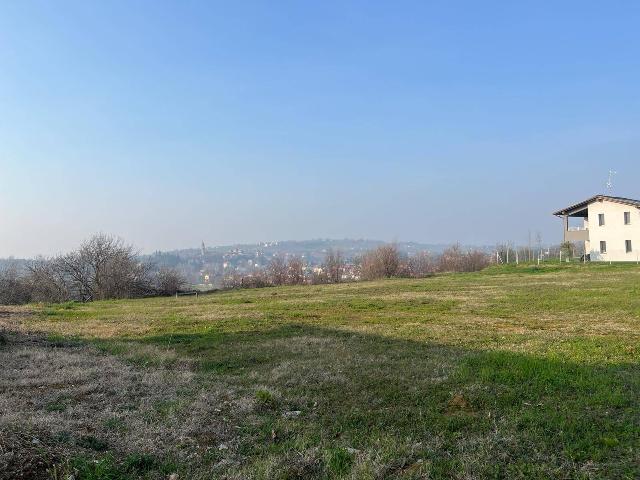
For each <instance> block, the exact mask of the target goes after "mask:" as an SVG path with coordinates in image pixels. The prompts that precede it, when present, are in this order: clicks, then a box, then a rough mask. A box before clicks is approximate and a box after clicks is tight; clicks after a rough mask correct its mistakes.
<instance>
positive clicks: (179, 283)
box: [155, 267, 186, 295]
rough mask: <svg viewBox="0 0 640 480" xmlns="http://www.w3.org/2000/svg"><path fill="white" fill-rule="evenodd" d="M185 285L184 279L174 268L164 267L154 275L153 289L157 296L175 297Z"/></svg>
mask: <svg viewBox="0 0 640 480" xmlns="http://www.w3.org/2000/svg"><path fill="white" fill-rule="evenodd" d="M185 284H186V281H185V278H184V277H183V276H182V274H181V273H180V272H178V271H177V270H176V269H175V268H166V267H164V268H161V269H160V270H158V272H157V273H156V278H155V289H156V293H157V294H158V295H175V294H176V293H177V292H179V291H180V290H181V289H182V288H183V287H184V286H185Z"/></svg>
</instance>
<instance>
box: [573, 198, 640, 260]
mask: <svg viewBox="0 0 640 480" xmlns="http://www.w3.org/2000/svg"><path fill="white" fill-rule="evenodd" d="M625 212H629V214H630V220H631V221H630V223H629V224H628V225H625V223H624V213H625ZM599 214H604V225H603V226H600V225H599V221H598V215H599ZM588 228H589V241H588V242H586V245H585V247H586V248H587V251H588V252H590V253H591V260H595V261H606V262H608V261H613V262H625V261H626V262H631V261H633V262H635V261H638V260H639V259H640V209H639V208H638V207H635V206H633V205H625V204H622V203H617V202H612V201H609V200H606V199H604V200H596V201H595V202H593V203H591V204H589V222H588ZM627 240H631V252H627V251H626V241H627ZM600 242H606V253H605V252H602V251H601V244H600Z"/></svg>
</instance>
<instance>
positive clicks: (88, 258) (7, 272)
mask: <svg viewBox="0 0 640 480" xmlns="http://www.w3.org/2000/svg"><path fill="white" fill-rule="evenodd" d="M184 284H185V282H184V279H183V278H182V276H181V275H180V274H179V273H178V272H177V271H176V270H174V269H167V268H160V269H158V268H155V266H154V265H153V264H151V263H146V262H141V261H140V260H139V255H138V252H136V251H135V250H134V248H133V247H132V246H131V245H128V244H126V243H124V241H123V240H122V239H120V238H117V237H114V236H111V235H105V234H97V235H94V236H92V237H91V238H89V239H88V240H86V241H85V242H83V243H82V244H81V245H80V247H79V248H78V249H76V250H74V251H72V252H69V253H66V254H64V255H57V256H54V257H50V258H42V257H41V258H37V259H35V260H33V261H30V262H28V263H27V265H26V267H25V268H24V269H22V270H20V271H19V270H18V269H17V268H16V267H15V266H9V267H6V268H5V269H4V270H3V271H0V304H5V305H7V304H22V303H28V302H45V303H59V302H66V301H71V300H73V301H78V302H90V301H92V300H106V299H120V298H140V297H147V296H155V295H172V294H174V293H176V292H177V291H179V290H180V289H181V288H183V286H184Z"/></svg>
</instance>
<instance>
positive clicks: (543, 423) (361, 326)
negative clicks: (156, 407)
mask: <svg viewBox="0 0 640 480" xmlns="http://www.w3.org/2000/svg"><path fill="white" fill-rule="evenodd" d="M40 308H41V312H42V315H39V316H36V317H33V318H31V319H27V320H26V321H27V322H28V323H29V328H31V329H35V330H40V331H45V332H48V333H49V334H51V335H61V336H65V337H69V336H74V337H78V338H81V339H91V340H92V341H96V342H98V344H99V345H101V346H102V348H104V349H106V350H108V351H109V352H112V353H116V354H121V355H124V356H126V357H127V358H128V359H130V360H133V361H135V362H139V363H141V364H146V365H152V364H154V363H155V362H160V361H167V358H169V359H171V358H179V359H180V358H189V359H192V360H193V361H194V364H195V365H196V368H197V371H198V372H199V374H198V382H199V385H200V387H201V388H202V389H203V390H207V389H215V388H220V385H224V386H225V387H227V388H229V389H230V391H233V392H234V393H233V395H235V396H238V397H239V398H240V397H242V398H247V399H250V400H251V401H252V402H253V403H252V404H253V407H252V410H251V413H250V414H248V415H243V416H239V417H237V418H234V417H233V414H232V413H230V414H229V415H230V417H229V422H230V423H232V424H233V426H234V428H236V429H237V432H238V433H237V436H236V438H235V439H234V441H233V442H232V448H229V449H228V450H226V449H225V450H218V449H214V451H213V453H210V454H209V456H208V457H207V458H204V460H203V461H204V462H205V464H206V463H207V462H209V464H210V465H217V467H216V470H214V471H215V472H217V474H218V475H221V476H223V475H227V476H233V475H235V476H237V477H239V478H245V477H247V476H251V477H258V478H278V477H280V478H290V477H295V476H301V477H330V478H334V477H339V476H345V477H353V478H389V477H401V478H423V477H425V476H430V477H434V478H441V477H451V476H453V477H459V478H469V477H483V478H484V477H490V476H495V477H508V478H517V477H522V478H525V477H526V478H531V477H552V478H592V477H595V478H599V477H607V478H638V477H639V476H640V466H639V465H640V454H639V449H640V430H639V429H640V400H639V399H640V364H639V358H640V357H639V354H640V346H639V344H640V342H639V340H640V268H638V267H636V266H635V265H634V266H626V265H614V266H608V265H589V266H561V265H555V266H547V267H544V268H542V269H537V268H534V267H522V266H521V267H519V268H515V267H509V268H500V269H489V270H487V271H485V272H482V273H477V274H459V275H442V276H437V277H434V278H429V279H424V280H388V281H380V282H367V283H358V284H343V285H335V286H332V285H328V286H307V287H284V288H267V289H260V290H244V291H233V292H227V293H218V294H213V295H208V296H201V297H200V298H198V299H196V298H193V297H183V298H179V299H175V298H165V299H149V300H137V301H113V302H96V303H93V304H88V305H76V304H71V305H59V306H48V307H40ZM150 346H156V347H161V349H163V350H164V349H170V350H171V351H172V352H175V356H174V357H172V356H166V355H157V352H158V351H159V350H158V349H157V348H151V347H150ZM181 404H182V405H184V407H183V408H186V409H188V408H189V404H188V402H182V403H181ZM291 411H300V412H301V413H300V414H299V415H298V416H295V415H297V414H287V413H286V412H291ZM202 421H203V422H206V421H207V419H203V420H202ZM225 458H226V459H228V460H230V461H229V462H228V463H224V460H225ZM231 460H232V461H233V462H236V463H233V462H232V461H231ZM221 461H223V462H222V463H220V462H221ZM182 468H183V472H186V474H187V475H188V469H189V467H188V466H186V465H185V466H183V467H182Z"/></svg>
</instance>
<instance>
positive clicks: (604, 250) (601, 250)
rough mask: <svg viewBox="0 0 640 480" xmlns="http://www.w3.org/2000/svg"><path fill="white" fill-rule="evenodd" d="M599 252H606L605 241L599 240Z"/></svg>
mask: <svg viewBox="0 0 640 480" xmlns="http://www.w3.org/2000/svg"><path fill="white" fill-rule="evenodd" d="M600 253H607V242H602V241H601V242H600Z"/></svg>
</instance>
